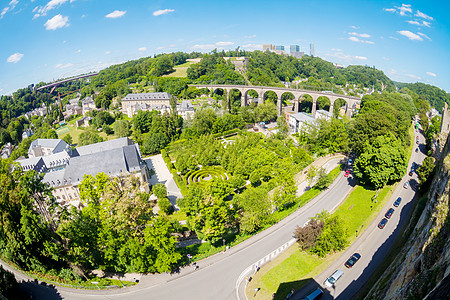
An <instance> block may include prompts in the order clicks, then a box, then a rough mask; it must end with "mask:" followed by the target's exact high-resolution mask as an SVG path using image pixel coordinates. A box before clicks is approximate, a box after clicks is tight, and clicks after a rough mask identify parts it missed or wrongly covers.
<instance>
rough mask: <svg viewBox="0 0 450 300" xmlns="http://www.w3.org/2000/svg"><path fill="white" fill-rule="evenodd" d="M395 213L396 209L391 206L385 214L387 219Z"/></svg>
mask: <svg viewBox="0 0 450 300" xmlns="http://www.w3.org/2000/svg"><path fill="white" fill-rule="evenodd" d="M393 213H394V209H393V208H389V210H388V211H387V212H386V214H385V215H384V216H385V217H386V219H390V218H391V217H392V214H393Z"/></svg>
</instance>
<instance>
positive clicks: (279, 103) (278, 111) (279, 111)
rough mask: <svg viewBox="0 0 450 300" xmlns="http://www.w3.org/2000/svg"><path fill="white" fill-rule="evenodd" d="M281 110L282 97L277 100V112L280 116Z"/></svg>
mask: <svg viewBox="0 0 450 300" xmlns="http://www.w3.org/2000/svg"><path fill="white" fill-rule="evenodd" d="M281 111H282V102H281V98H278V100H277V114H278V116H281Z"/></svg>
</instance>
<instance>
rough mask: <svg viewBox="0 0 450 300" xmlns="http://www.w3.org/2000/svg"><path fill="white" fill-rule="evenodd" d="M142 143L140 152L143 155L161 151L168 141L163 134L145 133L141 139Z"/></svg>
mask: <svg viewBox="0 0 450 300" xmlns="http://www.w3.org/2000/svg"><path fill="white" fill-rule="evenodd" d="M143 139H144V142H143V144H142V148H143V149H142V150H143V152H144V153H145V154H151V153H156V152H159V151H161V149H163V148H165V147H166V146H167V145H168V144H169V142H170V140H169V139H168V138H167V136H166V135H165V134H163V133H160V132H157V133H153V134H152V133H147V134H145V135H144V137H143Z"/></svg>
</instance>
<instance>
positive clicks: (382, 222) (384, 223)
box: [378, 218, 388, 229]
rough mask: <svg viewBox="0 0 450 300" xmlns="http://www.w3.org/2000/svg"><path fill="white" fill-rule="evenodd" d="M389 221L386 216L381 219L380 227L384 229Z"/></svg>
mask: <svg viewBox="0 0 450 300" xmlns="http://www.w3.org/2000/svg"><path fill="white" fill-rule="evenodd" d="M387 222H388V220H387V219H386V218H383V220H381V221H380V223H378V228H380V229H383V228H384V226H386V223H387Z"/></svg>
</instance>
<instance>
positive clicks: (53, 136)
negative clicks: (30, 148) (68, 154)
mask: <svg viewBox="0 0 450 300" xmlns="http://www.w3.org/2000/svg"><path fill="white" fill-rule="evenodd" d="M47 138H48V139H57V138H58V134H57V133H56V131H55V130H54V129H50V130H49V131H47Z"/></svg>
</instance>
